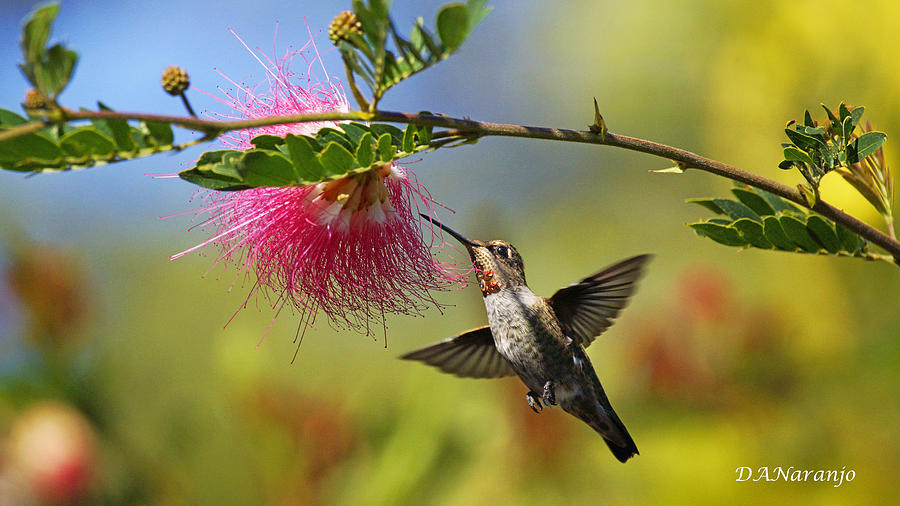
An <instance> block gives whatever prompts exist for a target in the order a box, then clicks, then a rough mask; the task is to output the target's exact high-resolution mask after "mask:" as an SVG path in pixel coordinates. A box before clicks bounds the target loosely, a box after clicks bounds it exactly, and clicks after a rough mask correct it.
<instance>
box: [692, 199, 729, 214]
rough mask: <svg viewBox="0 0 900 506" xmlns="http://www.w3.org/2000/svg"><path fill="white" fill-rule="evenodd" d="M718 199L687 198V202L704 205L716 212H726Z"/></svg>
mask: <svg viewBox="0 0 900 506" xmlns="http://www.w3.org/2000/svg"><path fill="white" fill-rule="evenodd" d="M716 200H719V199H687V200H685V202H687V203H688V204H697V205H698V206H703V207H705V208H707V209H709V210H710V211H712V212H714V213H716V214H725V211H724V210H723V209H722V208H721V207H719V204H717V203H716Z"/></svg>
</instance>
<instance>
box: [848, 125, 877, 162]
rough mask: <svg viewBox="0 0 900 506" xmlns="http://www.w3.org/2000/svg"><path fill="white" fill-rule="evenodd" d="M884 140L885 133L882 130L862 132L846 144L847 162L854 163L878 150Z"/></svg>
mask: <svg viewBox="0 0 900 506" xmlns="http://www.w3.org/2000/svg"><path fill="white" fill-rule="evenodd" d="M885 140H887V135H885V134H884V133H882V132H866V133H864V134H862V135H861V136H859V138H858V139H856V140H854V141H853V142H852V143H850V145H849V146H847V147H848V154H847V162H848V163H856V162H859V161H860V160H863V159H864V158H865V157H867V156H869V155H871V154H872V153H874V152H875V151H876V150H878V148H880V147H881V145H882V144H884V141H885Z"/></svg>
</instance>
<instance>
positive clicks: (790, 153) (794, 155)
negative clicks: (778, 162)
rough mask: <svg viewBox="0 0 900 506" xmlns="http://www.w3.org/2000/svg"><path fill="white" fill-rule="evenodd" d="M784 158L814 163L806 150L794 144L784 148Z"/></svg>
mask: <svg viewBox="0 0 900 506" xmlns="http://www.w3.org/2000/svg"><path fill="white" fill-rule="evenodd" d="M784 159H785V160H788V161H791V162H803V163H806V164H809V165H813V160H812V157H810V156H809V155H808V154H807V153H806V151H802V150H801V149H799V148H796V147H794V146H788V147H786V148H784Z"/></svg>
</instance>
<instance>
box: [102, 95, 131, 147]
mask: <svg viewBox="0 0 900 506" xmlns="http://www.w3.org/2000/svg"><path fill="white" fill-rule="evenodd" d="M97 107H98V108H99V109H100V110H101V111H111V110H112V109H110V108H109V107H107V106H106V105H105V104H104V103H103V102H97ZM102 122H103V123H104V124H105V125H106V127H107V128H108V129H109V131H110V134H111V135H112V138H113V140H115V141H116V146H117V147H118V149H120V150H122V151H133V150H135V149H137V146H135V144H134V140H133V139H132V138H131V127H130V126H128V122H127V121H125V120H124V119H118V118H107V119H105V120H102Z"/></svg>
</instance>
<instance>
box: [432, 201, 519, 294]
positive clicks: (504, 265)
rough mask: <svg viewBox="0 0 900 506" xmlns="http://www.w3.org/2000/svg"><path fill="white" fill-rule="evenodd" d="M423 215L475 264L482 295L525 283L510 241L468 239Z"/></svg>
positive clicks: (517, 256)
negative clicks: (460, 245) (454, 241)
mask: <svg viewBox="0 0 900 506" xmlns="http://www.w3.org/2000/svg"><path fill="white" fill-rule="evenodd" d="M422 217H423V218H425V219H427V220H429V221H430V222H432V223H434V224H435V225H437V226H439V227H441V228H442V229H443V230H444V231H446V232H447V233H448V234H450V235H451V236H453V238H454V239H456V240H457V241H459V242H460V243H462V245H463V246H465V247H466V250H468V251H469V256H470V257H471V258H472V264H473V265H474V266H475V276H476V277H477V278H478V282H479V283H480V284H481V293H482V295H484V296H485V297H487V296H488V295H490V294H492V293H497V292H499V291H500V290H501V289H503V288H513V287H516V286H522V285H525V267H524V265H523V263H522V257H521V256H520V255H519V252H518V251H516V248H514V247H513V246H512V244H510V243H508V242H506V241H501V240H497V239H495V240H493V241H487V242H484V241H477V240H472V239H468V238H466V237H465V236H463V235H462V234H460V233H458V232H456V231H455V230H453V229H451V228H450V227H448V226H446V225H444V224H443V223H440V222H438V221H436V220H434V219H433V218H430V217H429V216H427V215H424V214H423V215H422Z"/></svg>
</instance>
